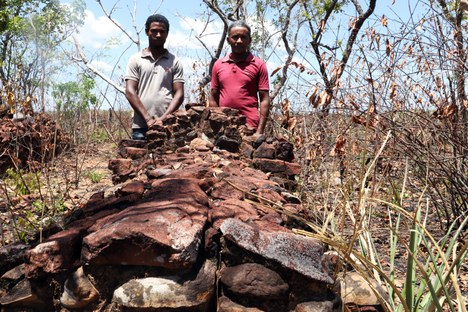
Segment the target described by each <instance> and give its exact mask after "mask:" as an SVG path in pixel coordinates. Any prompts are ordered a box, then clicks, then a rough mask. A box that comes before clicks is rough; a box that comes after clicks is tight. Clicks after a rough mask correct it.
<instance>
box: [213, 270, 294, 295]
mask: <svg viewBox="0 0 468 312" xmlns="http://www.w3.org/2000/svg"><path fill="white" fill-rule="evenodd" d="M220 281H221V283H222V284H223V286H224V288H225V289H226V291H228V292H230V293H232V294H235V295H236V296H240V297H244V298H245V297H249V298H255V299H257V300H264V299H266V298H268V299H284V300H286V297H287V295H288V291H289V286H288V284H286V283H285V282H284V280H283V279H282V278H281V276H280V275H279V274H278V273H276V272H274V271H272V270H270V269H268V268H266V267H264V266H263V265H260V264H257V263H245V264H241V265H237V266H234V267H225V268H223V269H222V270H221V272H220Z"/></svg>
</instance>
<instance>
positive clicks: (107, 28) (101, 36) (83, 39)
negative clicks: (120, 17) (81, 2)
mask: <svg viewBox="0 0 468 312" xmlns="http://www.w3.org/2000/svg"><path fill="white" fill-rule="evenodd" d="M85 16H86V17H85V21H84V25H83V27H82V28H81V29H80V30H79V33H78V35H77V38H78V40H79V41H80V43H81V44H82V45H83V46H84V47H90V48H92V49H100V48H102V47H104V46H105V45H106V43H107V41H108V40H109V39H111V38H113V37H114V38H115V37H118V38H119V40H120V42H125V41H128V39H127V38H126V37H125V36H124V35H123V33H122V31H121V30H120V29H119V28H118V27H117V26H116V25H114V23H112V22H111V21H110V20H109V19H108V18H107V17H106V16H99V17H96V16H95V15H94V13H93V12H91V11H89V10H86V11H85Z"/></svg>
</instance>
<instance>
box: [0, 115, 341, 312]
mask: <svg viewBox="0 0 468 312" xmlns="http://www.w3.org/2000/svg"><path fill="white" fill-rule="evenodd" d="M109 169H110V170H111V171H112V172H113V181H114V182H115V187H114V188H112V189H110V190H106V191H102V192H99V193H96V194H93V195H92V196H91V198H90V200H89V201H88V202H87V204H86V205H84V206H83V207H80V209H77V210H75V211H74V212H73V213H71V214H70V215H69V216H68V218H67V222H66V227H65V228H64V229H62V230H60V231H58V232H56V233H54V234H52V235H51V236H49V237H48V238H47V239H46V240H45V241H43V242H41V243H39V244H37V245H35V246H33V247H32V248H28V249H27V250H26V251H24V248H23V249H21V248H20V249H19V250H23V251H22V252H24V257H23V259H24V263H18V265H19V266H18V267H20V266H22V267H23V269H22V270H20V271H18V267H13V266H12V265H11V264H9V265H8V270H10V269H11V270H10V271H6V270H7V267H3V268H5V271H3V272H2V274H3V277H2V279H1V280H2V284H1V286H2V290H1V291H2V292H3V296H1V298H0V304H1V307H2V309H3V310H5V311H8V310H12V311H13V310H14V309H16V308H18V309H20V310H21V311H24V310H27V309H30V310H31V311H54V310H55V311H59V310H60V311H72V310H73V311H338V310H339V308H340V307H339V306H340V304H339V302H340V300H339V298H338V296H336V295H335V294H334V293H333V292H332V291H331V290H330V289H329V287H328V286H330V285H331V284H332V283H333V282H334V280H333V279H332V276H330V271H329V270H328V269H327V268H328V267H329V264H328V263H327V261H328V259H329V258H328V257H326V256H324V251H325V250H324V246H323V245H322V244H321V243H320V242H319V241H316V240H314V239H311V238H308V237H304V236H301V235H298V234H295V233H294V232H293V231H292V229H291V228H292V227H293V226H294V227H297V226H300V224H301V223H300V222H298V221H297V220H296V219H294V218H293V217H292V215H293V213H294V215H296V216H298V217H303V218H307V214H306V212H305V211H304V209H303V207H302V205H301V201H300V198H298V197H297V196H294V188H295V177H296V175H298V174H299V173H300V166H299V165H298V164H297V163H295V162H294V154H293V149H292V145H291V144H290V143H289V142H287V141H285V140H281V139H278V138H266V137H256V136H252V131H251V130H250V129H248V128H247V127H246V126H245V118H244V117H243V116H239V115H237V112H236V111H235V110H232V109H225V108H224V109H223V108H216V109H212V108H205V107H201V106H193V107H190V109H188V110H187V111H180V112H177V114H175V115H173V116H171V117H170V118H168V119H167V120H165V121H164V122H160V123H159V124H157V125H156V126H155V127H154V128H153V129H152V130H151V131H150V132H149V133H148V141H147V142H144V141H132V140H125V141H122V142H121V143H120V145H119V147H118V156H117V157H116V158H115V159H111V160H110V161H109ZM0 255H1V253H0ZM14 270H16V271H14ZM14 272H19V273H14ZM7 280H8V281H7Z"/></svg>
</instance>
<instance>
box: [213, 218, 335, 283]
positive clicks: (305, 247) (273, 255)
mask: <svg viewBox="0 0 468 312" xmlns="http://www.w3.org/2000/svg"><path fill="white" fill-rule="evenodd" d="M220 229H221V232H222V233H223V235H224V237H225V238H226V239H228V240H230V241H232V242H233V243H234V244H236V245H238V246H239V247H242V248H244V249H246V250H248V251H250V252H253V253H255V254H257V255H260V256H262V257H264V258H266V259H270V260H273V261H275V262H278V263H280V264H281V265H282V266H283V267H285V268H288V269H290V270H293V271H296V272H298V273H300V274H302V275H304V276H307V277H309V278H311V279H313V280H316V281H320V282H325V283H329V284H332V283H333V279H332V278H331V277H330V276H329V275H328V274H327V273H325V272H323V269H322V265H321V258H322V254H323V246H322V245H321V244H320V243H319V242H318V241H317V240H314V239H311V238H307V237H304V236H300V235H296V234H293V233H286V232H274V231H264V230H263V229H261V228H259V227H258V226H254V225H249V224H246V223H244V222H242V221H240V220H236V219H228V220H226V221H224V222H223V224H222V225H221V227H220Z"/></svg>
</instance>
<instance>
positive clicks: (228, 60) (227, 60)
mask: <svg viewBox="0 0 468 312" xmlns="http://www.w3.org/2000/svg"><path fill="white" fill-rule="evenodd" d="M221 62H223V63H235V62H234V61H233V60H231V53H229V54H228V55H226V56H225V57H223V58H222V59H221ZM239 62H249V63H250V62H255V58H254V56H253V54H252V53H249V55H248V56H247V57H246V58H245V60H242V61H239Z"/></svg>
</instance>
